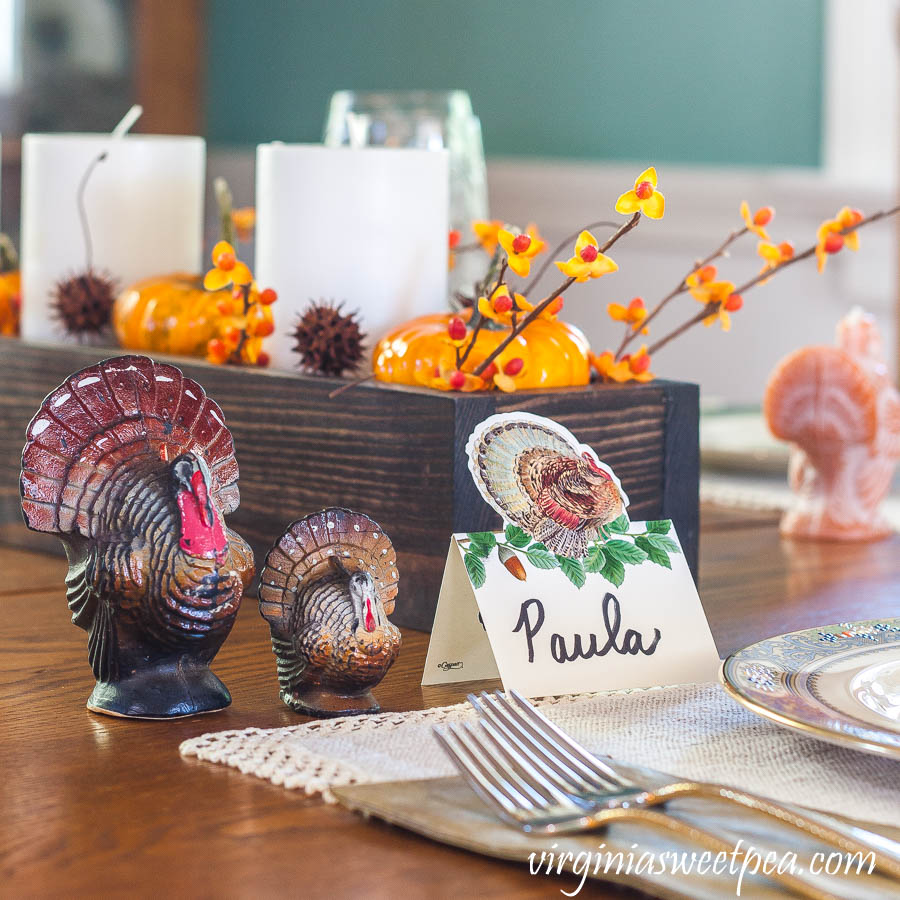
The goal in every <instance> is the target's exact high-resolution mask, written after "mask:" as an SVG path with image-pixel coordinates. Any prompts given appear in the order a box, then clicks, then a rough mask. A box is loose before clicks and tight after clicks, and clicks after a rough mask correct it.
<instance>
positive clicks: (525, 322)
mask: <svg viewBox="0 0 900 900" xmlns="http://www.w3.org/2000/svg"><path fill="white" fill-rule="evenodd" d="M640 220H641V214H640V213H639V212H636V213H635V214H634V215H633V216H632V217H631V218H630V219H629V220H628V221H627V222H626V223H625V224H624V225H621V226H620V227H619V229H618V231H616V233H615V234H614V235H613V236H612V237H611V238H610V239H609V240H608V241H607V242H606V243H605V244H603V245H602V246H601V247H599V248H598V250H597V252H598V253H606V251H607V250H609V248H610V247H612V245H613V244H615V242H616V241H617V240H619V238H621V237H624V236H625V235H626V234H628V232H629V231H631V229H632V228H635V227H636V226H637V224H638V222H640ZM575 280H576V279H575V278H574V277H572V278H567V279H566V280H565V281H564V282H563V283H562V284H561V285H560V286H559V287H558V288H557V289H556V290H555V291H553V292H552V293H550V294H548V295H547V296H546V297H544V299H543V300H541V302H540V303H538V305H537V306H535V308H534V309H533V310H531V312H530V313H528V315H527V316H525V318H524V319H522V322H521V324H520V325H519V327H518V328H516V329H513V330H512V331H510V333H509V334H508V335H507V336H506V337H505V338H504V339H503V340H502V341H500V343H499V344H497V346H496V347H495V348H494V349H493V350H492V351H491V352H490V353H489V354H488V355H487V356H486V357H485V358H484V360H483V361H482V362H481V363H480V364H479V365H478V366H477V367H476V369H475V371H474V372H473V373H472V374H473V375H481V373H482V372H484V370H485V369H486V368H487V367H488V366H489V365H490V364H491V363H492V362H493V361H494V360H495V359H496V358H497V357H498V356H499V355H500V354H501V353H502V352H503V351H504V350H505V349H506V348H507V347H508V346H509V344H510V343H511V342H512V341H513V340H515V339H516V338H517V337H518V336H519V335H520V334H521V333H522V332H523V331H524V330H525V329H526V328H527V327H528V326H529V325H530V324H531V323H532V322H533V321H534V320H535V319H536V318H537V317H538V316H539V315H540V314H541V313H542V312H543V311H544V310H545V309H546V308H547V307H548V306H549V305H550V304H551V303H552V302H553V301H554V300H555V299H556V298H557V297H558V296H559V295H560V294H561V293H562V292H563V291H565V290H568V288H570V287H571V286H572V285H573V284H574V283H575Z"/></svg>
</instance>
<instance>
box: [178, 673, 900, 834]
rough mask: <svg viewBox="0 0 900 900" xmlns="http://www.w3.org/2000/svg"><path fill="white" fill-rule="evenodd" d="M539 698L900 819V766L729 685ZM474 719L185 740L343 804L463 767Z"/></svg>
mask: <svg viewBox="0 0 900 900" xmlns="http://www.w3.org/2000/svg"><path fill="white" fill-rule="evenodd" d="M537 705H538V706H540V707H541V708H542V709H543V711H544V713H545V714H546V715H547V716H549V717H550V718H551V719H553V720H554V721H555V722H556V723H557V724H558V725H559V726H560V727H561V728H564V729H565V730H566V731H568V732H569V733H570V734H571V735H572V736H573V737H574V738H575V739H576V740H578V741H580V742H581V743H583V744H584V745H585V746H587V747H588V748H589V749H591V750H593V751H595V752H598V753H607V754H609V755H611V756H614V757H617V758H618V759H621V760H622V761H624V762H629V763H633V764H637V765H643V766H647V767H650V768H654V769H659V770H661V771H664V772H671V773H674V774H677V775H679V776H683V777H685V778H692V779H696V780H704V781H717V782H724V783H726V784H730V785H733V786H735V787H738V788H743V789H744V790H747V791H753V792H755V793H758V794H764V795H767V796H769V797H773V798H775V799H778V800H781V801H784V802H789V803H796V804H800V805H803V806H809V807H814V808H818V809H821V810H823V811H826V812H836V813H841V814H843V815H846V816H852V817H855V818H859V819H865V820H868V821H869V822H878V823H883V824H886V825H895V826H900V762H898V761H896V760H890V759H883V758H881V757H877V756H872V755H869V754H865V753H860V752H857V751H855V750H847V749H843V748H841V747H834V746H832V745H830V744H826V743H823V742H821V741H817V740H813V739H811V738H807V737H804V736H802V735H799V734H794V733H793V732H790V731H787V730H785V729H783V728H780V727H778V726H777V725H774V724H772V723H770V722H767V721H765V720H764V719H760V718H759V717H757V716H755V715H753V714H752V713H750V712H749V711H747V710H745V709H744V708H743V707H742V706H740V705H738V704H737V703H735V702H734V701H733V700H731V699H730V698H729V697H727V696H726V695H725V693H724V692H723V690H722V689H721V688H720V687H719V686H718V685H715V684H702V685H680V686H677V687H662V688H649V689H642V690H631V691H614V692H609V693H602V694H585V695H580V696H574V697H561V698H553V699H547V700H542V701H539V702H538V704H537ZM469 717H473V713H472V711H471V709H470V707H469V705H468V704H467V703H466V704H458V705H456V706H443V707H437V708H435V709H427V710H420V711H416V712H409V713H380V714H378V715H374V716H353V717H348V718H343V719H326V720H323V721H316V722H311V723H309V724H305V725H295V726H291V727H288V728H273V729H260V728H248V729H246V730H244V731H220V732H217V733H211V734H204V735H201V736H200V737H197V738H192V739H191V740H188V741H185V742H184V743H183V744H182V745H181V747H180V750H181V753H182V755H183V756H195V757H197V758H198V759H202V760H207V761H209V762H216V763H223V764H225V765H228V766H232V767H234V768H236V769H239V770H240V771H241V772H244V773H246V774H250V775H255V776H256V777H258V778H265V779H267V780H268V781H271V782H272V783H273V784H278V785H283V786H284V787H286V788H293V789H302V790H305V791H306V793H308V794H315V793H321V794H322V795H323V797H324V799H325V800H326V801H329V802H333V800H334V798H333V797H332V795H331V791H330V789H331V788H332V787H335V786H337V785H345V784H365V783H372V782H379V781H398V780H406V779H416V778H438V777H441V776H446V775H455V774H456V770H455V769H454V768H453V765H452V764H451V763H450V761H449V760H448V759H447V757H446V756H445V755H444V753H443V751H442V750H441V748H440V747H439V745H438V744H437V742H436V741H435V740H434V738H433V736H432V734H431V726H432V725H435V724H438V723H441V722H448V721H457V720H459V719H464V718H469Z"/></svg>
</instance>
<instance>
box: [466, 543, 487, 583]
mask: <svg viewBox="0 0 900 900" xmlns="http://www.w3.org/2000/svg"><path fill="white" fill-rule="evenodd" d="M463 562H464V563H465V564H466V571H467V572H468V573H469V578H471V579H472V584H473V585H474V586H475V587H476V588H480V587H481V586H482V585H483V584H484V582H485V580H486V579H487V573H486V572H485V571H484V563H483V562H482V561H481V557H480V556H476V555H475V554H474V553H470V552H468V551H466V553H465V555H464V556H463Z"/></svg>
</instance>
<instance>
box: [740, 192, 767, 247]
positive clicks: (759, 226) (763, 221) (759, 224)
mask: <svg viewBox="0 0 900 900" xmlns="http://www.w3.org/2000/svg"><path fill="white" fill-rule="evenodd" d="M774 215H775V210H774V209H772V207H771V206H761V207H760V208H759V209H758V210H757V211H756V212H755V213H753V215H752V216H751V215H750V204H749V203H747V201H746V200H745V201H744V202H743V203H741V218H742V219H743V220H744V227H745V228H746V229H747V231H752V232H753V233H754V234H755V235H756V236H757V237H760V238H762V239H763V240H764V241H767V240H769V235H768V234H767V233H766V229H765V228H764V227H763V226H764V225H768V224H769V222H771V221H772V217H773V216H774Z"/></svg>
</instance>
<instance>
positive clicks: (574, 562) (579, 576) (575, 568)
mask: <svg viewBox="0 0 900 900" xmlns="http://www.w3.org/2000/svg"><path fill="white" fill-rule="evenodd" d="M556 559H557V561H558V562H559V567H560V569H562V571H563V575H565V576H566V578H568V579H569V581H571V582H572V584H574V585H575V587H577V588H578V589H579V590H580V589H581V588H582V587H583V586H584V580H585V578H586V577H587V576H586V575H585V574H584V565H583V564H582V562H581V560H580V559H572V558H571V557H570V556H557V557H556Z"/></svg>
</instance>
